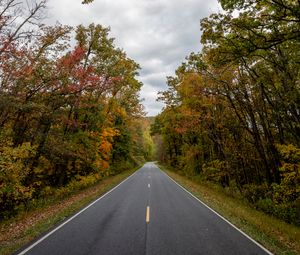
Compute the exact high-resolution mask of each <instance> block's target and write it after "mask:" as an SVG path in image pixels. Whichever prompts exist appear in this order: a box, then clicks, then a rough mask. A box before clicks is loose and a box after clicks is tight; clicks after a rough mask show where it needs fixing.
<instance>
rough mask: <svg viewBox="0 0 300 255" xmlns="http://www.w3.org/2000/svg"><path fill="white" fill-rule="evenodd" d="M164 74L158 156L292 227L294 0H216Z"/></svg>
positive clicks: (296, 101)
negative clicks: (217, 8) (190, 48)
mask: <svg viewBox="0 0 300 255" xmlns="http://www.w3.org/2000/svg"><path fill="white" fill-rule="evenodd" d="M220 2H221V4H222V6H223V8H224V10H225V11H224V12H223V13H219V14H212V15H211V16H210V17H207V18H204V19H202V20H201V30H202V38H201V42H202V44H203V49H202V51H201V52H200V53H197V54H196V53H192V54H191V55H190V56H188V57H187V61H186V62H185V63H183V64H182V65H181V66H180V67H179V68H178V69H177V70H176V75H175V76H174V77H168V80H167V83H168V87H169V89H168V90H167V91H165V92H161V93H160V97H159V99H160V100H162V101H163V102H165V104H166V107H165V108H164V110H163V112H162V113H161V114H160V115H159V116H158V117H157V118H156V120H155V123H154V125H152V134H156V135H157V137H156V141H157V143H159V144H160V148H159V150H158V152H159V158H160V160H161V161H163V162H165V163H168V164H170V165H171V166H173V167H174V168H175V169H180V170H182V171H183V172H184V173H185V174H186V175H188V176H195V175H199V176H200V178H202V179H204V180H208V181H211V182H215V183H219V184H220V185H222V186H223V187H225V188H226V189H229V190H230V192H234V193H235V194H237V193H239V194H241V195H242V196H243V197H244V198H246V199H247V200H248V201H249V202H251V203H252V204H253V205H254V206H255V207H256V208H259V209H261V210H263V211H265V212H267V213H270V214H272V215H275V216H276V217H279V218H281V219H284V220H286V221H287V222H291V223H294V224H297V225H300V87H299V86H300V5H299V1H293V0H264V1H260V0H256V1H247V0H239V1H236V0H221V1H220Z"/></svg>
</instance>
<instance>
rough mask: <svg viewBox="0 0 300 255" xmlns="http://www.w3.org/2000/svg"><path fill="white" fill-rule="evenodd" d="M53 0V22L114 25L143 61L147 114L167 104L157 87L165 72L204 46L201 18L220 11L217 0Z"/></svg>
mask: <svg viewBox="0 0 300 255" xmlns="http://www.w3.org/2000/svg"><path fill="white" fill-rule="evenodd" d="M80 2H81V0H48V6H49V14H48V16H49V20H48V22H49V23H52V24H53V23H55V22H56V21H58V22H59V23H61V24H64V25H72V26H77V25H79V24H84V25H88V24H90V23H96V24H101V25H103V26H106V27H108V26H109V27H110V28H111V33H110V35H111V37H114V38H115V44H116V46H117V47H120V48H122V49H123V50H124V51H125V52H126V53H127V55H128V57H130V58H132V59H134V60H135V61H136V62H137V63H139V64H140V66H141V68H142V69H141V71H140V77H139V78H138V79H139V80H140V81H141V82H143V84H144V86H143V88H142V91H141V98H144V101H143V104H144V106H145V110H146V112H147V113H148V116H154V115H156V114H158V113H159V112H160V111H161V109H162V107H163V104H162V103H160V102H157V101H156V98H157V92H158V91H162V90H165V89H166V88H167V86H166V76H169V75H173V74H174V71H175V69H176V68H177V67H178V66H179V65H180V64H181V63H182V62H183V61H184V58H185V57H186V56H187V55H189V53H191V52H192V51H194V52H198V51H199V50H200V49H201V45H200V42H199V41H200V19H201V18H204V17H206V16H208V15H209V14H211V13H213V12H218V11H219V10H221V7H220V5H219V4H218V2H217V0H94V2H93V3H92V4H89V5H82V4H81V3H80Z"/></svg>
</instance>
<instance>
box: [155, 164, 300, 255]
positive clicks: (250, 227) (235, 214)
mask: <svg viewBox="0 0 300 255" xmlns="http://www.w3.org/2000/svg"><path fill="white" fill-rule="evenodd" d="M159 166H160V168H161V169H162V170H163V171H165V172H166V174H168V175H169V176H170V177H171V178H172V179H174V180H175V181H176V182H178V183H179V184H180V185H182V186H183V187H184V188H186V189H187V190H189V191H190V192H191V193H192V194H193V195H195V196H196V197H198V198H199V199H200V200H201V201H203V202H204V203H205V204H207V205H208V206H209V207H211V208H212V209H214V210H215V211H217V212H218V213H219V214H221V215H222V216H223V217H224V218H226V219H227V220H229V221H230V222H231V223H233V224H234V225H235V226H236V227H238V228H239V229H241V230H243V231H244V232H245V233H246V234H248V235H249V236H251V237H252V238H253V239H254V240H256V241H257V242H259V243H260V244H262V245H263V246H264V247H266V248H267V249H268V250H269V251H271V252H272V253H274V254H284V255H292V254H300V228H299V227H296V226H294V225H290V224H288V223H285V222H284V221H281V220H279V219H276V218H274V217H272V216H269V215H267V214H265V213H263V212H260V211H257V210H255V209H254V208H252V207H251V206H250V205H249V204H247V202H246V201H244V200H242V199H238V198H237V197H233V196H232V195H230V194H228V192H226V191H225V190H224V189H223V188H222V187H219V186H216V185H213V184H210V183H207V182H204V181H201V180H197V179H196V180H192V179H189V178H188V177H186V176H183V175H180V174H177V173H175V172H174V171H171V170H170V169H167V168H166V167H164V166H161V165H159Z"/></svg>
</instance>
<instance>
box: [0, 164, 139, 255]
mask: <svg viewBox="0 0 300 255" xmlns="http://www.w3.org/2000/svg"><path fill="white" fill-rule="evenodd" d="M140 167H141V166H139V167H136V168H134V169H132V170H128V171H125V172H123V173H120V174H118V175H115V176H110V177H106V178H104V179H102V180H101V181H100V182H99V183H97V184H95V185H93V186H91V187H89V188H86V189H84V190H81V191H77V192H74V193H73V194H71V195H69V196H67V197H65V198H63V199H61V198H48V199H43V200H40V201H37V203H36V207H35V208H30V210H28V211H27V212H25V211H24V212H22V213H20V214H18V215H17V216H16V217H14V218H11V219H9V220H4V221H2V222H0V254H1V255H8V254H11V253H13V252H15V251H17V250H18V249H20V248H21V247H23V246H24V245H26V244H28V243H30V242H32V241H33V240H34V239H35V238H37V237H38V236H40V235H41V234H42V233H44V232H46V231H49V230H51V229H52V228H54V227H55V226H56V225H58V224H59V223H61V222H62V221H63V220H65V219H67V218H68V217H70V216H72V215H74V214H75V213H76V212H77V211H79V210H80V209H82V208H84V207H85V206H87V205H88V204H90V203H91V202H92V201H94V200H96V199H97V198H99V197H100V196H101V195H103V194H105V193H106V192H108V191H109V190H110V189H112V188H113V187H115V186H116V185H118V184H119V183H120V182H121V181H123V180H124V179H126V178H127V177H128V176H130V175H131V174H133V173H134V172H135V171H137V170H138V169H139V168H140Z"/></svg>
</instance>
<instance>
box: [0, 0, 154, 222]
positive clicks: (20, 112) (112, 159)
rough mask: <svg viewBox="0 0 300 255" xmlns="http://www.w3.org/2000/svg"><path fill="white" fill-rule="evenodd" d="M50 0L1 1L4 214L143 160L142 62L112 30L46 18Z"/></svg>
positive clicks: (0, 203)
mask: <svg viewBox="0 0 300 255" xmlns="http://www.w3.org/2000/svg"><path fill="white" fill-rule="evenodd" d="M45 15H47V13H46V1H37V2H35V1H29V2H27V3H26V1H24V2H23V1H15V0H4V1H1V2H0V218H1V217H4V216H12V215H13V213H14V212H16V211H17V210H18V209H20V208H24V207H26V206H27V205H28V203H30V201H32V200H34V199H39V198H43V197H47V196H52V195H54V194H56V193H58V192H61V193H62V194H63V193H64V192H66V190H68V189H73V188H78V187H79V188H80V187H85V186H88V185H91V184H93V183H96V182H97V181H99V180H101V178H103V177H105V176H108V175H112V174H116V173H118V172H120V171H124V170H126V169H128V168H132V167H133V166H136V165H139V164H141V163H142V162H144V160H145V159H147V158H148V157H149V156H150V154H151V150H152V148H151V139H150V136H149V130H148V129H149V124H148V120H147V119H145V118H143V116H144V111H143V107H142V105H141V103H140V99H139V90H140V88H141V85H142V84H141V83H140V82H139V81H138V80H137V79H136V76H137V75H138V70H139V65H138V64H137V63H135V62H134V61H133V60H131V59H130V58H128V57H127V56H126V54H125V52H124V51H123V50H121V49H119V48H116V47H115V46H114V39H113V38H110V37H109V29H108V28H105V27H103V26H101V25H98V24H91V25H89V26H83V25H79V26H78V27H76V28H72V27H69V26H64V25H61V24H57V25H55V26H46V25H44V24H43V17H44V16H45Z"/></svg>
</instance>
